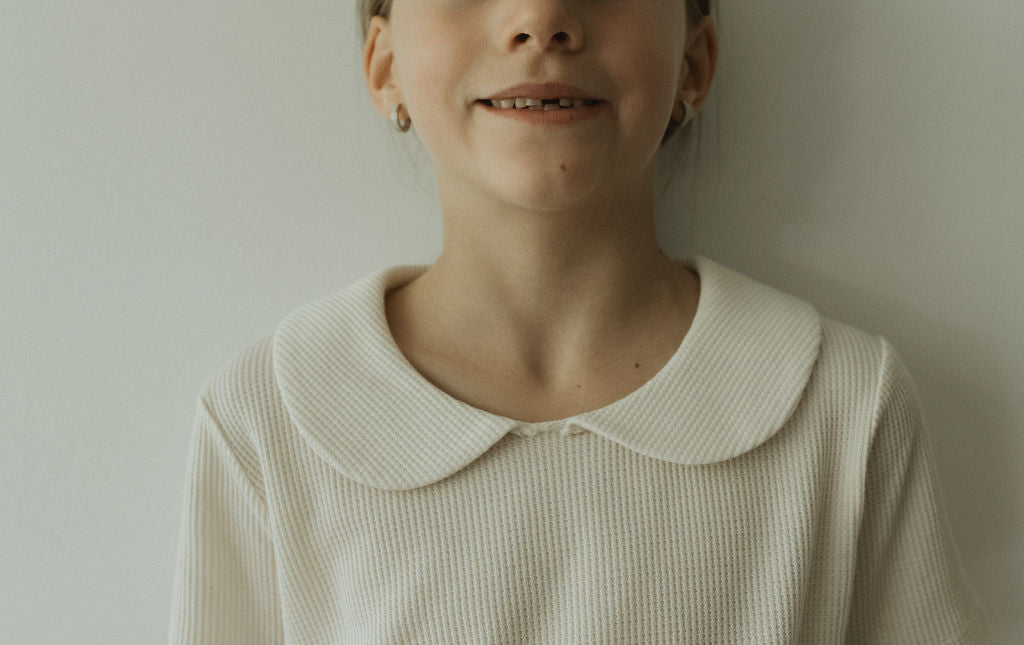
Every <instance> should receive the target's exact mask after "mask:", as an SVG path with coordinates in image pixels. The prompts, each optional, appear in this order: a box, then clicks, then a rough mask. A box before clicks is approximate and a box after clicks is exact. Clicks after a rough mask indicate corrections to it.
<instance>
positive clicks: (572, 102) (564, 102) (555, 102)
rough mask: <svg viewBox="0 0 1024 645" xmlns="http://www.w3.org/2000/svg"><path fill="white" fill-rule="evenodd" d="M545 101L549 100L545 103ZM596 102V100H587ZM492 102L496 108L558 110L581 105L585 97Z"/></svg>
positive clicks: (493, 100)
mask: <svg viewBox="0 0 1024 645" xmlns="http://www.w3.org/2000/svg"><path fill="white" fill-rule="evenodd" d="M544 101H548V102H547V103H545V102H544ZM586 102H587V103H594V101H586ZM490 104H491V105H492V106H493V107H496V108H519V109H523V108H527V109H530V110H558V109H561V108H573V107H580V106H582V105H583V104H584V100H583V99H523V98H516V99H491V101H490Z"/></svg>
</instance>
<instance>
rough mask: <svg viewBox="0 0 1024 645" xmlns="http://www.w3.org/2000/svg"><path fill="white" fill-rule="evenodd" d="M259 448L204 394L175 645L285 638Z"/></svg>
mask: <svg viewBox="0 0 1024 645" xmlns="http://www.w3.org/2000/svg"><path fill="white" fill-rule="evenodd" d="M253 455H254V452H253V451H250V450H248V449H247V446H246V443H245V441H244V440H243V439H242V436H241V435H235V434H230V435H229V434H226V433H225V431H224V429H223V428H222V426H221V424H220V423H219V422H218V420H217V417H216V416H215V414H214V412H213V411H212V409H211V407H210V405H209V404H208V403H207V401H206V400H205V397H203V396H202V395H201V396H200V398H199V404H198V406H197V412H196V417H195V425H194V429H193V433H192V440H191V447H190V453H189V460H188V469H187V483H186V487H185V489H186V490H185V502H184V510H183V512H182V523H181V532H180V536H179V543H178V553H177V564H176V569H175V577H174V593H173V597H172V602H171V624H170V629H169V642H170V643H171V645H179V644H185V643H188V644H189V645H206V644H211V645H212V644H215V643H216V644H221V643H224V644H228V643H239V644H241V643H245V644H247V645H248V644H255V645H260V644H271V643H283V642H284V637H283V634H282V623H281V611H280V598H279V594H278V589H277V577H276V573H275V561H274V548H273V541H272V539H271V533H270V530H269V523H268V515H267V509H266V502H265V498H264V496H263V494H262V481H261V479H260V480H259V481H258V482H256V481H254V479H256V478H254V476H253V474H252V473H253V468H252V467H251V466H250V467H248V468H247V467H246V464H252V463H256V462H257V460H255V458H254V456H253Z"/></svg>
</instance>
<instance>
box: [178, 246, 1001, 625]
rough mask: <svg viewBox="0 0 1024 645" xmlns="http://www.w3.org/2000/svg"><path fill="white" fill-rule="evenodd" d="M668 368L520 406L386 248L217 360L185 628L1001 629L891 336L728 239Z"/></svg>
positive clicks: (202, 430)
mask: <svg viewBox="0 0 1024 645" xmlns="http://www.w3.org/2000/svg"><path fill="white" fill-rule="evenodd" d="M682 262H684V263H685V264H687V265H688V266H690V267H691V268H693V269H694V270H695V271H696V272H697V273H698V274H699V276H700V284H701V291H700V300H699V304H698V308H697V312H696V316H695V318H694V320H693V323H692V325H691V327H690V330H689V332H688V333H687V335H686V337H685V339H684V340H683V342H682V343H681V344H680V346H679V348H678V349H677V351H676V352H675V354H674V355H673V356H672V358H671V359H670V360H669V362H668V363H667V364H666V365H665V366H664V367H663V368H662V369H661V370H660V371H659V372H658V373H657V374H656V375H655V376H654V377H653V378H652V379H651V380H650V381H648V382H647V383H645V384H644V385H643V386H641V387H640V388H639V389H637V390H635V391H633V392H632V393H630V394H629V395H627V396H625V397H624V398H622V399H620V400H618V401H615V402H613V403H611V404H609V405H607V406H605V407H602V408H600V409H597V410H591V411H589V412H585V413H583V414H578V415H575V416H573V417H569V418H566V419H562V420H558V421H553V422H546V423H524V422H520V421H517V420H515V419H510V418H506V417H502V416H499V415H496V414H493V413H490V412H487V411H484V410H481V409H478V408H475V407H473V406H471V405H469V404H467V403H465V402H462V401H460V400H457V399H455V398H453V397H451V396H450V395H448V394H447V393H445V392H444V391H442V390H440V389H438V388H437V387H436V386H434V385H433V384H431V383H430V382H429V381H428V380H426V378H425V377H423V376H422V375H421V374H420V373H419V372H417V371H416V370H415V369H414V368H413V367H412V365H411V364H410V363H409V362H408V361H407V360H406V359H405V357H404V356H403V355H402V353H401V351H400V350H399V349H398V347H397V345H396V344H395V342H394V339H393V337H392V336H391V334H390V332H389V329H388V325H387V319H386V316H385V313H384V294H385V293H386V291H387V290H389V289H392V288H394V287H397V286H398V285H400V284H403V283H405V282H407V281H409V280H411V279H412V278H414V277H415V276H416V275H418V274H420V273H422V272H423V271H424V270H426V267H424V266H400V267H391V268H388V269H384V270H381V271H379V272H377V273H374V274H372V275H370V276H367V277H365V278H363V279H361V280H359V281H357V282H355V283H353V284H351V285H349V286H347V287H345V288H344V289H342V290H340V291H338V292H336V293H334V294H331V295H329V296H327V297H324V298H322V299H320V300H316V301H314V302H311V303H308V304H306V305H304V306H302V307H300V308H299V309H297V310H296V311H295V312H293V313H292V314H290V315H289V316H288V317H287V318H286V319H285V320H284V321H283V322H282V323H281V324H280V326H279V327H278V329H277V330H276V332H275V333H274V334H273V336H270V337H268V338H265V339H263V340H261V341H259V342H258V343H255V344H254V345H252V346H250V347H248V348H247V349H246V350H245V351H244V352H242V353H241V354H239V355H238V356H237V357H235V359H233V360H232V361H230V362H229V363H227V364H226V365H225V366H224V367H223V369H221V370H219V371H218V372H217V373H215V374H213V375H212V376H211V377H210V379H209V380H208V381H207V383H206V384H205V385H204V387H203V390H202V392H201V394H200V397H199V404H198V406H197V407H198V409H197V417H196V423H195V427H194V431H193V435H192V451H191V456H190V465H189V474H188V482H187V491H186V498H185V505H184V513H183V523H182V533H181V547H180V550H179V557H178V565H177V578H176V582H175V590H174V602H173V608H172V624H171V637H170V640H171V642H172V643H360V644H363V643H474V644H482V643H559V644H561V643H588V644H591V643H609V644H612V643H614V644H623V643H701V644H703V643H757V644H764V645H768V644H776V643H814V644H821V643H842V642H845V643H894V644H899V645H910V644H914V643H921V644H925V643H927V644H928V645H934V644H939V643H980V642H983V638H984V636H985V634H986V632H987V627H986V623H985V620H984V618H983V616H982V614H981V612H980V610H979V609H978V606H977V603H976V601H975V599H974V597H973V594H972V592H971V590H970V588H969V586H968V584H967V583H966V581H965V580H964V576H963V573H962V570H961V567H960V564H959V562H958V558H957V554H956V551H955V547H954V544H953V540H952V537H951V535H950V531H949V528H948V525H947V522H946V518H945V514H944V513H945V511H944V506H943V501H942V498H941V494H940V491H939V488H938V482H937V479H936V474H935V468H934V465H933V459H932V455H931V449H930V447H929V443H928V437H927V434H926V433H925V430H924V428H923V427H922V424H921V415H920V411H919V407H918V404H917V399H916V395H915V393H914V389H913V384H912V382H911V380H910V378H909V376H908V375H907V372H906V370H905V368H904V366H903V364H902V363H901V362H900V360H899V358H898V357H897V356H896V354H895V353H894V352H893V350H892V347H891V346H890V345H889V344H888V343H887V342H886V341H885V340H884V339H882V338H880V337H877V336H871V335H868V334H865V333H863V332H861V331H858V330H855V329H853V328H850V327H848V326H845V325H843V324H841V323H838V322H835V321H832V320H829V319H825V318H822V317H820V316H819V315H818V314H817V313H816V311H815V310H814V308H813V307H811V306H810V305H809V304H807V303H806V302H804V301H802V300H800V299H797V298H795V297H792V296H789V295H786V294H783V293H780V292H778V291H776V290H774V289H771V288H769V287H766V286H764V285H762V284H759V283H757V282H755V281H753V280H750V279H749V278H746V277H744V276H741V275H739V274H737V273H735V272H733V271H731V270H729V269H727V268H725V267H723V266H721V265H718V264H717V263H715V262H713V261H711V260H708V259H706V258H702V257H697V258H693V259H688V260H682Z"/></svg>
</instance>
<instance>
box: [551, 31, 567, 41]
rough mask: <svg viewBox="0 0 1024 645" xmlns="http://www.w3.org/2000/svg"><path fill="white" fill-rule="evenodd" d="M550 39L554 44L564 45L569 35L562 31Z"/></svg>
mask: <svg viewBox="0 0 1024 645" xmlns="http://www.w3.org/2000/svg"><path fill="white" fill-rule="evenodd" d="M552 39H553V40H554V41H555V42H556V43H564V42H565V41H567V40H569V34H567V33H565V32H564V31H560V32H558V33H557V34H555V35H554V36H552Z"/></svg>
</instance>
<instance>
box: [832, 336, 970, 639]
mask: <svg viewBox="0 0 1024 645" xmlns="http://www.w3.org/2000/svg"><path fill="white" fill-rule="evenodd" d="M881 342H882V346H883V357H884V358H883V366H882V370H881V374H880V381H879V387H878V398H877V404H876V405H877V408H876V414H875V426H874V432H873V436H872V442H871V447H870V451H869V455H868V459H867V464H866V473H865V490H864V511H863V516H862V520H861V527H860V533H859V537H858V545H857V556H856V557H857V562H856V570H855V577H854V589H853V596H852V601H851V608H850V616H849V622H848V624H847V633H846V636H847V637H846V642H847V643H850V644H851V645H860V644H865V645H868V644H876V643H877V644H879V645H881V644H889V643H892V644H896V643H898V644H900V645H915V644H921V645H925V644H927V645H944V644H957V645H959V644H964V645H967V644H974V643H984V642H986V639H987V633H988V630H987V626H986V623H985V620H984V618H983V615H982V613H981V611H980V609H979V607H978V605H977V603H976V601H975V599H974V597H973V593H972V591H971V589H970V587H969V586H968V584H967V582H966V579H965V576H964V574H963V571H962V568H961V565H960V562H959V557H958V555H957V552H956V546H955V544H954V542H953V537H952V533H951V530H950V528H949V524H948V520H947V518H946V512H945V507H944V501H943V498H942V494H941V490H940V488H939V483H938V478H937V476H936V469H935V465H934V460H933V457H932V452H931V447H930V443H929V439H928V436H927V434H926V433H925V428H924V426H923V423H922V416H921V411H920V405H919V403H918V398H917V394H916V391H915V389H914V385H913V382H912V381H911V378H910V375H909V374H908V372H907V370H906V367H905V366H904V365H903V363H902V361H901V360H900V359H899V357H898V356H897V355H896V353H895V352H894V351H893V349H892V347H891V346H890V345H889V343H888V342H887V341H885V340H884V339H882V341H881Z"/></svg>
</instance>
